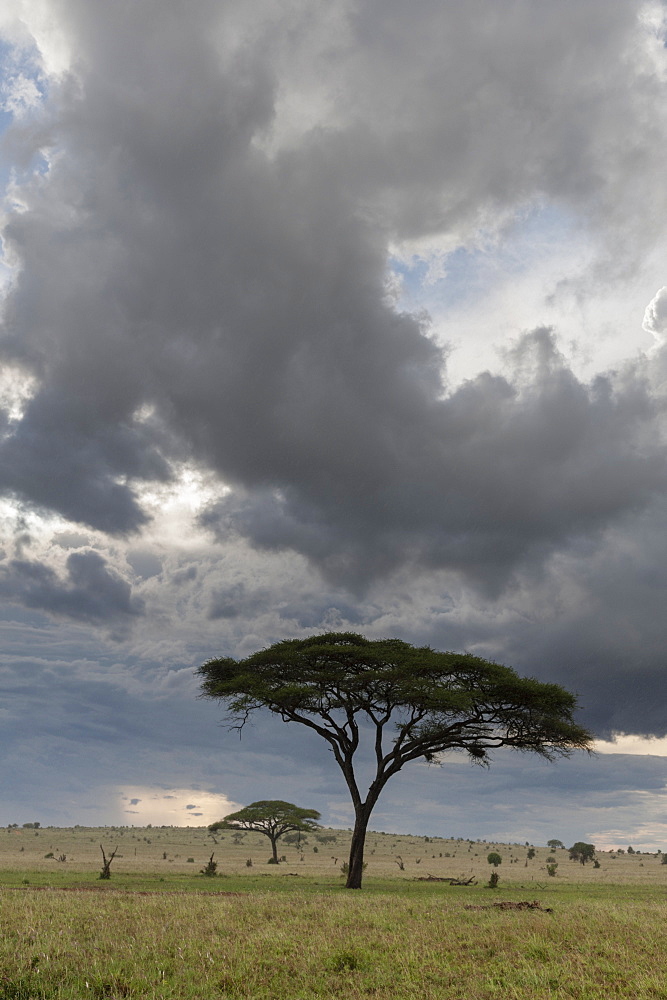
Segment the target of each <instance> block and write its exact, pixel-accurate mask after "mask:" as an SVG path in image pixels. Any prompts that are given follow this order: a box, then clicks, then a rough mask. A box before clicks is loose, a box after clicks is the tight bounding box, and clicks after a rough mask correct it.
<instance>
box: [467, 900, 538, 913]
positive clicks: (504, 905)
mask: <svg viewBox="0 0 667 1000" xmlns="http://www.w3.org/2000/svg"><path fill="white" fill-rule="evenodd" d="M494 907H495V909H497V910H541V912H542V913H553V910H552V909H551V908H550V907H548V906H547V907H545V906H542V905H541V903H540V901H539V899H534V900H532V902H531V901H530V900H528V899H522V900H521V901H520V902H518V903H514V902H512V901H511V900H509V899H505V900H502V901H500V902H498V903H490V904H488V905H486V906H473V905H472V904H470V905H468V906H464V907H463V909H464V910H492V909H494Z"/></svg>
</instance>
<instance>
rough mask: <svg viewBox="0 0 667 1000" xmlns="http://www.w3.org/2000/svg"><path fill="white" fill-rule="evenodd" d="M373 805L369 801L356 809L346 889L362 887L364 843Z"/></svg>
mask: <svg viewBox="0 0 667 1000" xmlns="http://www.w3.org/2000/svg"><path fill="white" fill-rule="evenodd" d="M372 809H373V805H370V806H369V803H368V801H366V802H365V803H364V804H363V805H360V806H359V807H358V809H357V810H356V816H355V821H354V830H353V831H352V843H351V844H350V860H349V861H348V870H347V882H346V883H345V888H346V889H361V880H362V878H363V874H364V844H365V843H366V828H367V826H368V821H369V819H370V818H371V810H372Z"/></svg>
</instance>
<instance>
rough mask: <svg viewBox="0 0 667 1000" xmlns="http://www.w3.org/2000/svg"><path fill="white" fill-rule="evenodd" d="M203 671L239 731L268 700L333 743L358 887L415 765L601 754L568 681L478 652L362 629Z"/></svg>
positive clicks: (288, 643)
mask: <svg viewBox="0 0 667 1000" xmlns="http://www.w3.org/2000/svg"><path fill="white" fill-rule="evenodd" d="M199 674H200V675H201V676H202V677H203V684H202V694H203V695H204V696H205V697H210V698H217V699H219V700H220V701H222V702H223V703H224V704H225V705H226V707H227V710H228V712H229V717H230V725H231V727H232V728H242V727H243V725H244V724H245V722H246V721H247V719H248V717H249V716H250V715H251V713H252V712H254V711H256V710H258V709H262V708H268V709H269V711H271V712H273V713H274V714H276V715H278V716H279V717H280V718H281V719H283V720H284V721H285V722H298V723H300V724H301V725H304V726H307V727H308V728H309V729H311V730H313V731H314V732H316V733H317V734H318V735H319V736H321V737H322V738H323V739H324V740H326V741H327V743H328V744H329V746H330V748H331V750H332V752H333V755H334V758H335V760H336V762H337V764H338V766H339V767H340V768H341V770H342V772H343V775H344V777H345V780H346V782H347V786H348V788H349V790H350V794H351V797H352V802H353V805H354V809H355V817H356V821H355V829H354V833H353V837H352V847H351V851H350V863H349V873H348V887H350V888H358V887H359V886H360V885H361V873H362V871H363V845H364V839H365V834H366V828H367V825H368V820H369V818H370V814H371V811H372V809H373V806H374V805H375V803H376V802H377V799H378V797H379V795H380V792H381V791H382V788H383V787H384V785H385V784H386V782H387V781H388V780H389V778H390V777H391V776H392V775H394V774H396V773H398V771H400V770H401V768H402V767H403V766H404V765H405V764H406V763H407V762H408V761H411V760H418V759H420V758H423V759H425V760H427V761H429V762H439V761H440V758H441V756H442V755H443V754H445V753H446V752H447V751H448V750H461V751H464V752H466V753H467V754H468V755H469V756H470V758H471V759H473V760H475V761H478V762H479V763H488V762H489V760H490V756H491V754H492V752H493V751H494V750H497V749H499V748H501V747H510V748H511V749H513V750H520V751H524V752H525V751H530V752H532V753H537V754H540V755H541V756H543V757H546V758H547V759H549V760H552V759H554V758H556V757H559V756H567V755H568V754H570V753H571V752H572V751H573V750H575V749H582V750H589V749H590V745H591V740H592V736H591V734H590V733H589V732H588V731H587V730H586V729H584V728H583V727H581V726H579V725H578V724H577V723H575V721H574V711H575V709H576V699H575V697H574V695H572V694H570V693H569V692H568V691H566V690H565V689H564V688H562V687H560V686H559V685H557V684H545V683H542V682H540V681H537V680H534V679H533V678H525V677H519V676H518V674H517V673H516V672H515V671H514V670H512V669H511V668H510V667H505V666H501V665H500V664H498V663H492V662H490V661H488V660H484V659H482V658H480V657H477V656H473V655H471V654H470V653H451V652H445V653H443V652H437V651H436V650H433V649H431V648H430V647H428V646H423V647H415V646H411V645H410V644H409V643H406V642H403V641H401V640H400V639H381V640H370V639H366V638H364V636H362V635H357V634H356V633H353V632H341V633H336V632H330V633H326V634H324V635H317V636H310V637H308V638H306V639H286V640H283V641H282V642H277V643H275V644H274V645H272V646H270V647H269V648H268V649H263V650H260V651H259V652H257V653H253V654H252V655H251V656H248V657H246V658H245V659H242V660H234V659H232V658H231V657H223V658H220V659H216V660H209V661H208V662H207V663H205V664H204V665H203V666H202V667H200V668H199ZM366 737H368V738H369V739H370V743H371V747H372V750H373V752H374V755H375V768H376V769H375V776H374V778H373V780H372V781H371V783H370V786H369V788H368V792H367V794H366V796H365V798H364V797H363V795H362V792H361V790H360V789H359V787H358V784H357V778H356V774H355V767H354V765H355V760H354V758H355V754H356V753H357V750H358V749H359V747H360V745H361V742H362V739H364V738H366Z"/></svg>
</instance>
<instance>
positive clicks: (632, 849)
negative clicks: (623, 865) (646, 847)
mask: <svg viewBox="0 0 667 1000" xmlns="http://www.w3.org/2000/svg"><path fill="white" fill-rule="evenodd" d="M634 853H635V849H634V847H631V846H630V845H628V854H634Z"/></svg>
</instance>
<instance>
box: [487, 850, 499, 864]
mask: <svg viewBox="0 0 667 1000" xmlns="http://www.w3.org/2000/svg"><path fill="white" fill-rule="evenodd" d="M486 860H487V861H488V862H489V864H490V865H493V867H494V868H497V867H498V865H501V864H502V863H503V859H502V858H501V856H500V855H499V854H498V853H497V851H491V853H490V854H487V857H486Z"/></svg>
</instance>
